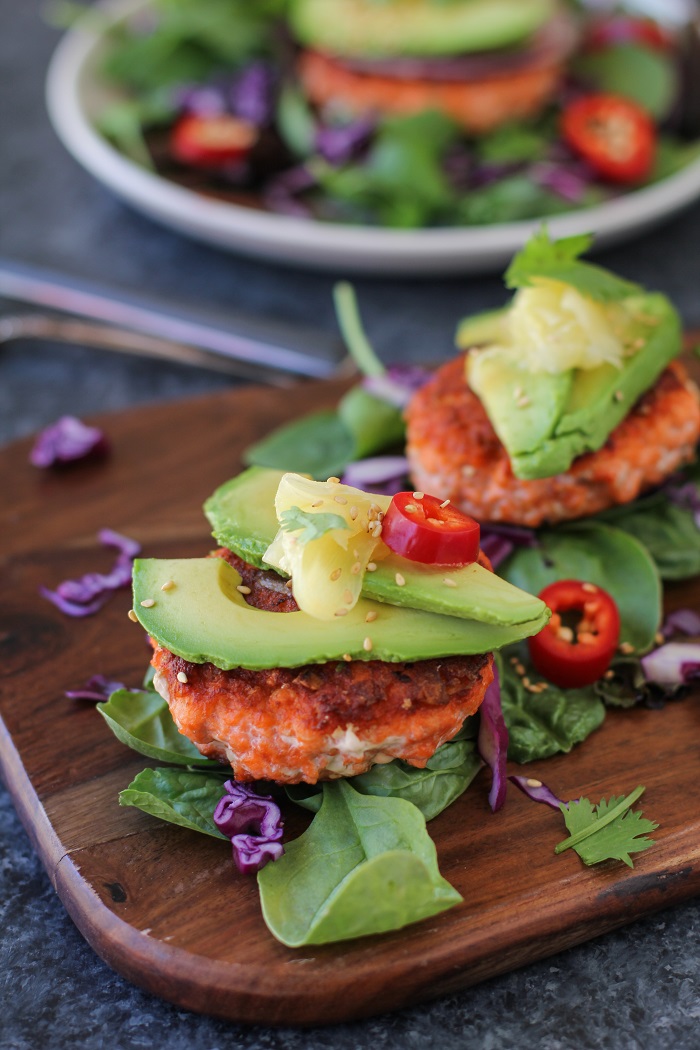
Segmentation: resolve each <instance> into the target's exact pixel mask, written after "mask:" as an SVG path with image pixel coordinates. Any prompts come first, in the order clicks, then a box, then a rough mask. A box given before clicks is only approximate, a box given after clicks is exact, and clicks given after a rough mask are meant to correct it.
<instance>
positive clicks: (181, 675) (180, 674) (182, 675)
mask: <svg viewBox="0 0 700 1050" xmlns="http://www.w3.org/2000/svg"><path fill="white" fill-rule="evenodd" d="M177 680H178V682H182V684H183V685H186V684H187V675H186V674H185V672H184V671H178V672H177Z"/></svg>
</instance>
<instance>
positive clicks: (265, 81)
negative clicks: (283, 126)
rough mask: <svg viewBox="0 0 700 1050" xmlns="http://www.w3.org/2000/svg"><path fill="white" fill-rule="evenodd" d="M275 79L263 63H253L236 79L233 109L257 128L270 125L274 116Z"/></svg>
mask: <svg viewBox="0 0 700 1050" xmlns="http://www.w3.org/2000/svg"><path fill="white" fill-rule="evenodd" d="M274 86H275V83H274V77H273V74H272V70H271V69H270V67H269V66H267V65H265V64H264V63H263V62H252V63H251V64H250V65H249V66H247V67H246V68H245V69H244V70H243V71H242V72H241V73H240V75H239V76H238V77H237V78H236V80H235V82H234V84H233V86H232V87H231V91H230V96H229V97H230V102H231V109H232V111H233V113H234V114H235V115H236V116H237V117H241V118H242V119H243V120H247V121H248V123H250V124H253V125H254V126H255V127H256V128H262V127H265V126H266V125H268V124H269V123H270V122H271V120H272V117H273V114H274Z"/></svg>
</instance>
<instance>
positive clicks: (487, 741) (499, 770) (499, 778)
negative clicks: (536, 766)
mask: <svg viewBox="0 0 700 1050" xmlns="http://www.w3.org/2000/svg"><path fill="white" fill-rule="evenodd" d="M479 714H480V716H481V717H480V719H479V736H478V738H477V748H478V751H479V754H480V755H481V757H482V759H483V760H484V762H485V763H486V764H487V766H489V768H490V770H491V774H492V780H491V790H490V791H489V805H490V806H491V809H492V810H493V812H494V813H496V812H497V810H499V809H500V808H501V806H502V805H503V803H504V802H505V800H506V791H507V789H508V781H507V778H506V762H507V758H508V728H507V726H506V723H505V719H504V718H503V711H502V709H501V686H500V682H499V678H498V671H497V669H496V668H495V667H494V674H493V681H492V682H491V684H490V686H489V687H488V689H487V690H486V695H485V696H484V700H483V703H482V705H481V707H480V708H479Z"/></svg>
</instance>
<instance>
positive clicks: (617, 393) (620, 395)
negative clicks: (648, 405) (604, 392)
mask: <svg viewBox="0 0 700 1050" xmlns="http://www.w3.org/2000/svg"><path fill="white" fill-rule="evenodd" d="M613 396H614V398H615V400H616V401H624V399H625V395H624V394H623V392H622V391H621V390H616V391H615V393H614V395H613Z"/></svg>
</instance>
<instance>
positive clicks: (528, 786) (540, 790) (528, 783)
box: [508, 775, 569, 809]
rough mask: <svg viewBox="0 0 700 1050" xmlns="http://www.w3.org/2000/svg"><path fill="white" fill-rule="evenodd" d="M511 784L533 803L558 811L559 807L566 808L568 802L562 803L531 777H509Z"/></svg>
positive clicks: (539, 781) (545, 786)
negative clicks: (539, 803) (540, 803)
mask: <svg viewBox="0 0 700 1050" xmlns="http://www.w3.org/2000/svg"><path fill="white" fill-rule="evenodd" d="M508 779H509V780H510V782H511V784H515V786H516V787H518V788H520V790H521V791H522V792H523V794H525V795H527V797H528V798H530V799H532V801H533V802H543V803H544V804H545V805H546V806H551V807H552V809H559V807H560V806H568V805H569V803H568V802H564V801H563V799H560V798H557V796H556V795H555V794H554V792H553V791H550V789H549V788H548V787H547V785H546V784H543V783H542V781H541V780H535V779H533V778H532V777H521V776H515V775H513V776H509V777H508Z"/></svg>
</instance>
